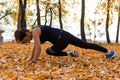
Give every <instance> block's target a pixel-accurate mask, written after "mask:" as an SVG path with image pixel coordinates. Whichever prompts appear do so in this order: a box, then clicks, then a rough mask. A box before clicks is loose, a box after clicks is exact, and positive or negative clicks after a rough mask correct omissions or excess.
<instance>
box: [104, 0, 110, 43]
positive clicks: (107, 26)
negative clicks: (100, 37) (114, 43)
mask: <svg viewBox="0 0 120 80" xmlns="http://www.w3.org/2000/svg"><path fill="white" fill-rule="evenodd" d="M109 2H110V0H108V7H107V8H108V11H107V19H106V29H105V30H106V39H107V43H111V41H110V37H109Z"/></svg>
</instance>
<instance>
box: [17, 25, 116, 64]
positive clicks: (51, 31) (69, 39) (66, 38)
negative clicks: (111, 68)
mask: <svg viewBox="0 0 120 80" xmlns="http://www.w3.org/2000/svg"><path fill="white" fill-rule="evenodd" d="M15 39H16V42H22V43H26V42H30V40H32V39H34V48H33V50H32V56H31V59H30V61H31V62H34V63H35V62H36V61H37V59H38V57H39V55H40V52H41V44H42V43H44V42H45V41H49V42H51V43H52V44H53V45H52V46H51V47H48V48H47V49H46V53H47V54H49V55H54V56H68V55H69V56H71V57H78V54H77V52H75V51H73V52H69V53H67V52H63V51H62V50H63V49H65V48H66V47H67V46H68V44H72V45H75V46H77V47H80V48H85V49H93V50H97V51H101V52H104V53H105V57H106V58H108V59H112V58H113V57H114V56H115V52H114V51H112V50H108V49H106V48H104V47H102V46H99V45H97V44H92V43H87V42H84V41H82V40H81V39H79V38H77V37H75V36H73V35H72V34H70V33H68V32H66V31H64V30H61V29H57V28H52V27H50V26H45V25H41V26H38V27H36V28H34V29H33V30H32V31H29V30H27V29H22V30H16V31H15Z"/></svg>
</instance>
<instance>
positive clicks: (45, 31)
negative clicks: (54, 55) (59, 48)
mask: <svg viewBox="0 0 120 80" xmlns="http://www.w3.org/2000/svg"><path fill="white" fill-rule="evenodd" d="M38 27H39V28H40V29H41V36H40V41H41V43H44V42H45V41H50V42H51V43H53V44H54V43H55V42H56V41H57V39H59V38H60V35H61V34H62V32H63V30H61V29H57V28H53V27H50V26H45V25H41V26H38Z"/></svg>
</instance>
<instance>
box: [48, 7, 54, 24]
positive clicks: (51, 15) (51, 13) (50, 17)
mask: <svg viewBox="0 0 120 80" xmlns="http://www.w3.org/2000/svg"><path fill="white" fill-rule="evenodd" d="M52 14H53V13H52V8H50V25H49V26H52V18H53V16H52Z"/></svg>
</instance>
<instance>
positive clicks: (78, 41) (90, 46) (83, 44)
mask: <svg viewBox="0 0 120 80" xmlns="http://www.w3.org/2000/svg"><path fill="white" fill-rule="evenodd" d="M70 44H72V45H75V46H77V47H80V48H85V49H94V50H97V51H101V52H104V53H107V51H108V50H107V49H106V48H104V47H102V46H99V45H97V44H93V43H88V42H85V41H82V40H81V39H79V38H77V37H74V36H72V39H71V41H70Z"/></svg>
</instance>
